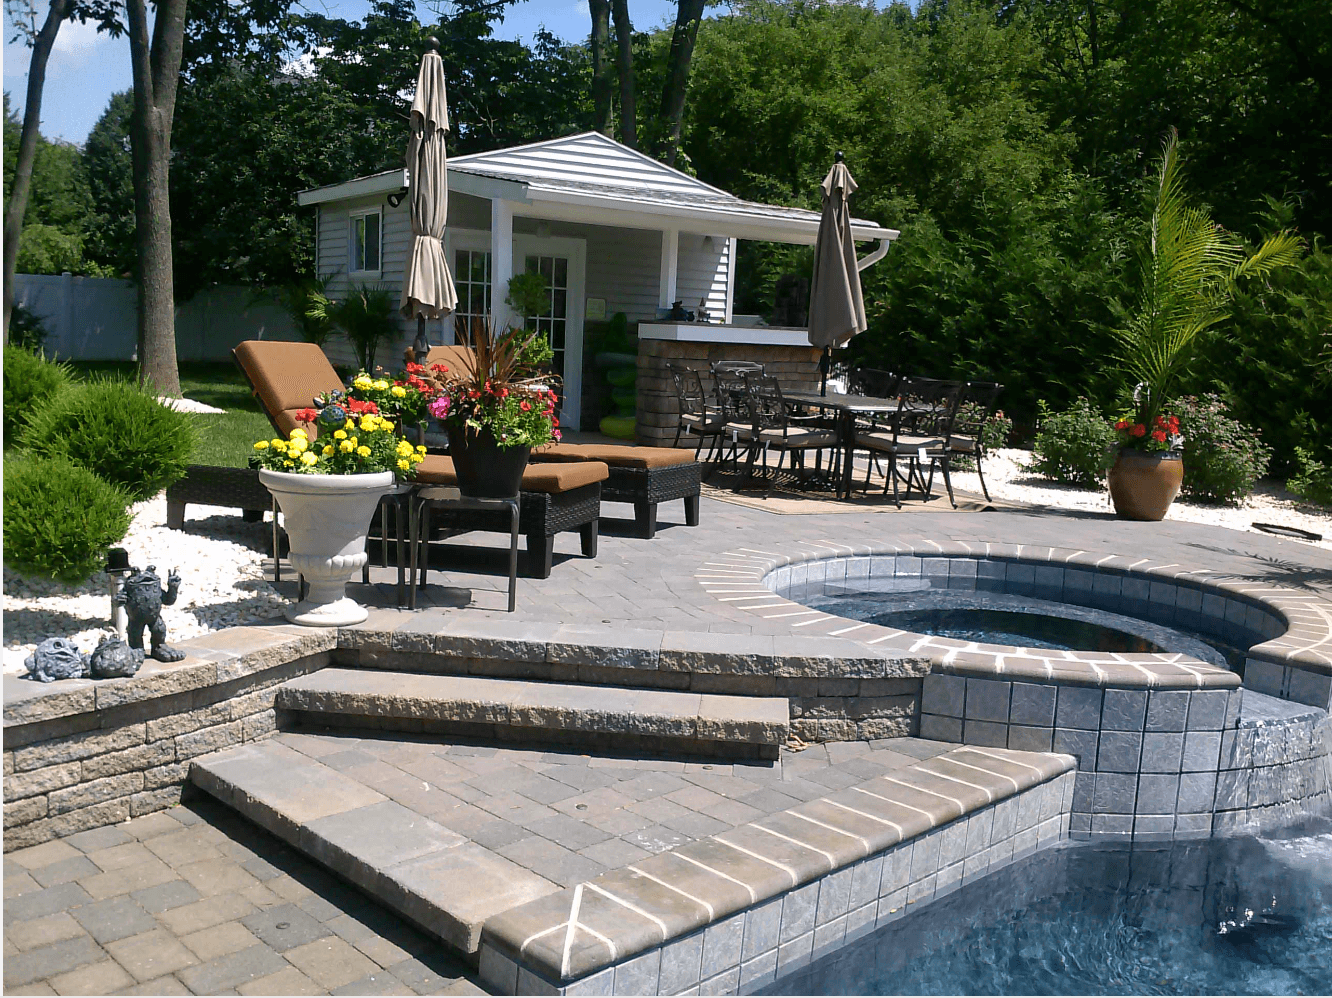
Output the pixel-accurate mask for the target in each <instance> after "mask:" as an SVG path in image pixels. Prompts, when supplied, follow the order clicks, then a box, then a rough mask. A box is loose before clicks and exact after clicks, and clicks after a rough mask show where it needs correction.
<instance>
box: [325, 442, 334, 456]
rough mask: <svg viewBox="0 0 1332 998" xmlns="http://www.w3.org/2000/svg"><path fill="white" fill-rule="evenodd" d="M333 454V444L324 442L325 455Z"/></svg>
mask: <svg viewBox="0 0 1332 998" xmlns="http://www.w3.org/2000/svg"><path fill="white" fill-rule="evenodd" d="M332 456H333V445H332V444H324V457H332Z"/></svg>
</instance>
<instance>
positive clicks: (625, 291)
mask: <svg viewBox="0 0 1332 998" xmlns="http://www.w3.org/2000/svg"><path fill="white" fill-rule="evenodd" d="M561 228H562V229H567V230H568V231H567V232H564V231H561V232H560V233H559V234H560V235H566V234H567V235H582V236H583V237H584V238H585V239H587V297H589V298H604V299H606V316H607V317H608V318H609V317H610V316H612V315H614V314H615V313H616V312H623V313H624V314H625V315H626V316H628V317H629V321H630V322H640V321H642V320H644V319H655V318H656V317H657V288H658V282H659V281H660V279H661V233H660V232H652V231H650V230H646V229H617V228H613V227H611V226H608V225H567V226H562V227H561Z"/></svg>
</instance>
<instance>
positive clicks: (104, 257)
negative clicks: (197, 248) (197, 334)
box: [83, 87, 240, 276]
mask: <svg viewBox="0 0 1332 998" xmlns="http://www.w3.org/2000/svg"><path fill="white" fill-rule="evenodd" d="M182 89H183V91H184V92H183V93H182V94H181V96H180V98H179V100H178V102H177V107H176V117H177V121H176V127H177V128H179V127H180V120H179V118H180V105H181V104H182V103H184V101H185V99H186V97H185V94H186V93H187V92H188V91H189V89H190V88H188V87H185V88H182ZM133 113H134V98H133V95H132V94H131V93H130V91H128V90H125V91H122V92H121V93H118V94H113V95H112V97H111V101H110V103H109V104H107V107H106V110H105V111H103V112H102V116H101V117H100V118H99V119H97V124H95V125H94V126H93V129H92V131H91V132H89V133H88V141H87V142H85V143H84V144H83V165H84V169H85V171H86V172H87V175H88V181H89V184H90V185H91V188H92V216H91V218H90V219H89V223H88V233H87V240H86V242H85V245H84V251H85V253H86V254H87V255H88V256H89V257H90V258H92V259H93V260H95V261H96V262H97V263H98V264H100V265H102V266H103V267H105V268H107V269H108V271H109V272H110V273H113V274H116V275H118V276H128V275H130V274H133V273H134V272H135V270H136V269H137V267H138V257H137V249H136V247H135V243H134V224H135V223H134V183H133V164H132V162H131V155H130V137H129V127H130V116H131V115H132V114H133ZM172 180H173V182H179V180H180V176H179V171H173V177H172ZM237 190H238V192H239V190H240V188H238V189H237ZM179 228H180V222H179V221H176V224H175V225H173V226H172V232H173V233H176V232H178V230H179ZM176 270H177V271H179V270H180V268H179V267H177V268H176Z"/></svg>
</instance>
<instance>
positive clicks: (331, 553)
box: [259, 468, 394, 627]
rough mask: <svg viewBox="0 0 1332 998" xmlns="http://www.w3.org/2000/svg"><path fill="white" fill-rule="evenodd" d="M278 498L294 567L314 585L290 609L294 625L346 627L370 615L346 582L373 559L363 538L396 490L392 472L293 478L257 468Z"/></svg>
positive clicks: (261, 478)
mask: <svg viewBox="0 0 1332 998" xmlns="http://www.w3.org/2000/svg"><path fill="white" fill-rule="evenodd" d="M259 481H261V482H263V484H264V486H265V487H266V488H267V489H268V491H269V492H271V493H273V496H274V497H275V498H276V499H277V502H278V506H279V508H281V510H282V515H283V518H284V521H285V524H286V529H287V537H288V539H289V540H290V543H291V549H290V558H291V567H292V568H293V569H295V570H296V571H297V572H299V573H300V574H301V575H302V576H304V578H305V581H306V582H307V583H308V584H309V586H310V591H309V592H308V593H307V594H306V597H305V599H303V600H301V601H300V602H299V603H296V604H294V605H293V606H289V607H287V609H286V610H285V611H284V616H285V617H286V618H287V619H288V620H290V621H291V622H292V623H293V624H306V625H308V626H310V627H343V626H346V625H348V624H359V623H360V622H361V621H363V620H365V618H366V617H367V616H369V614H368V613H367V612H366V610H365V608H364V607H363V606H361V605H360V604H359V603H357V602H356V601H355V600H354V599H352V598H351V597H349V596H348V595H347V592H346V587H347V580H348V579H350V578H351V577H352V575H354V574H355V573H356V572H359V571H360V570H361V569H362V568H364V567H365V564H366V562H367V561H369V555H368V554H366V550H365V540H366V534H367V533H368V532H369V529H370V521H371V519H372V518H373V517H374V515H375V509H376V507H378V505H379V499H380V496H382V495H383V494H384V493H385V492H387V491H388V490H389V489H391V488H392V487H393V481H394V474H393V472H391V471H381V472H376V473H375V474H371V475H293V474H291V473H289V472H285V471H268V470H267V469H264V468H261V469H259Z"/></svg>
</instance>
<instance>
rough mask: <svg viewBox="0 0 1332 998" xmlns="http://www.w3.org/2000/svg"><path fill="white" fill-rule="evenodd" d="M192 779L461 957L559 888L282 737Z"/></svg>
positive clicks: (213, 758) (230, 754)
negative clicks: (511, 914)
mask: <svg viewBox="0 0 1332 998" xmlns="http://www.w3.org/2000/svg"><path fill="white" fill-rule="evenodd" d="M190 780H191V782H193V783H194V784H195V785H196V786H198V787H199V788H200V789H202V790H205V791H207V792H208V793H209V794H211V795H212V796H214V797H216V798H217V799H218V800H220V801H222V802H223V803H225V804H227V805H229V806H231V807H232V808H234V809H235V810H237V811H239V812H240V813H241V814H242V815H244V816H245V817H246V818H248V819H249V820H251V821H253V822H254V823H255V824H257V825H259V826H261V827H262V828H265V829H267V830H268V831H270V832H272V833H273V834H274V835H276V836H277V837H278V838H280V839H282V840H283V841H285V842H287V843H288V844H289V845H291V846H293V847H294V848H296V849H297V850H299V851H301V852H303V853H305V854H306V855H307V856H309V857H310V858H312V859H314V860H316V861H317V862H319V863H321V864H323V865H324V866H326V867H328V868H329V869H330V870H332V871H333V872H335V873H337V874H339V875H340V876H342V877H343V878H345V879H346V880H349V881H350V882H351V883H353V884H355V885H356V886H357V887H359V888H361V890H363V891H365V892H366V893H367V894H369V895H371V896H372V897H374V898H375V899H376V900H377V901H379V902H380V903H381V904H383V905H385V906H386V907H388V908H390V909H392V910H393V911H396V912H397V913H398V914H400V915H402V916H404V917H405V918H407V919H409V920H411V921H412V922H415V923H416V924H417V925H419V926H421V927H422V928H423V929H425V930H426V931H428V932H432V933H434V934H436V935H437V936H439V937H440V938H441V939H443V940H444V941H445V942H448V943H450V944H451V945H453V946H456V947H457V948H458V949H459V950H461V951H462V952H464V953H469V954H471V953H475V952H476V951H477V947H478V945H479V942H480V937H481V926H482V924H483V923H484V922H485V920H486V919H487V918H489V917H490V916H491V915H495V914H498V913H499V912H502V911H507V910H508V909H509V908H512V907H514V906H515V905H519V904H524V903H526V902H528V901H532V900H535V899H537V898H540V897H544V896H545V895H547V894H551V893H554V892H556V891H558V890H559V889H560V888H559V887H558V886H557V885H555V884H553V883H551V882H550V881H548V880H546V879H544V878H542V877H539V876H537V875H536V874H535V873H532V872H531V871H530V870H526V869H524V868H523V867H521V866H517V865H516V864H514V863H511V862H510V861H509V860H507V859H505V858H504V857H502V856H498V855H496V854H495V853H493V852H491V851H490V850H488V849H484V848H482V847H481V846H479V845H477V844H476V843H474V842H470V841H468V840H467V839H465V838H463V837H462V836H461V835H458V834H457V833H456V832H453V831H451V830H449V829H448V828H445V827H444V826H443V825H440V824H437V823H436V822H433V821H431V820H430V819H428V818H425V817H423V816H422V815H420V814H418V813H416V812H415V811H411V810H409V809H407V808H406V807H403V806H402V805H401V804H399V803H397V802H395V801H393V800H390V799H389V798H388V797H385V796H384V795H383V794H380V793H379V792H378V791H375V790H372V789H371V788H369V787H367V786H365V785H364V784H362V783H359V782H357V781H356V780H354V779H351V778H350V777H348V776H344V775H343V774H342V773H339V772H338V771H337V770H336V769H332V768H330V767H328V766H324V765H321V764H320V763H318V762H316V761H314V760H313V759H311V758H310V757H308V756H305V755H302V754H301V753H299V752H296V751H294V750H293V749H291V748H288V747H287V746H285V745H282V744H281V743H279V742H276V741H263V742H257V743H250V744H247V745H241V746H238V747H236V748H232V749H226V750H224V751H222V752H215V753H213V754H212V755H207V756H203V757H201V758H198V759H195V760H194V761H193V765H192V767H191V769H190Z"/></svg>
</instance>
